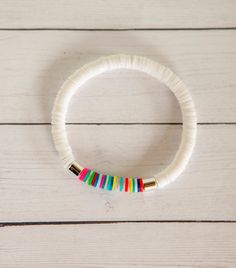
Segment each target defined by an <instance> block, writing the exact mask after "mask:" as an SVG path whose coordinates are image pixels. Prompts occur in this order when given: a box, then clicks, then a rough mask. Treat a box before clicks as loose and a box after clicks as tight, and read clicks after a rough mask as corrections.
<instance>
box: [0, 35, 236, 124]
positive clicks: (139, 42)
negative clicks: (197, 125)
mask: <svg viewBox="0 0 236 268" xmlns="http://www.w3.org/2000/svg"><path fill="white" fill-rule="evenodd" d="M202 44H204V45H202ZM115 53H131V54H138V55H145V56H147V57H149V58H151V59H153V60H157V61H159V62H161V63H162V64H164V65H166V66H168V67H170V68H171V69H172V70H173V71H175V72H176V73H177V74H178V75H179V76H180V77H181V78H182V79H183V80H184V81H185V83H186V84H187V85H188V87H189V89H190V92H191V94H192V96H193V98H194V101H195V104H196V109H197V115H198V121H199V122H208V123H209V122H210V123H214V122H236V101H235V99H236V91H235V86H236V76H235V72H236V31H233V30H228V31H222V30H221V31H149V32H148V31H141V32H134V31H133V32H132V31H131V32H83V31H82V32H81V31H79V32H76V31H29V32H28V31H27V32H24V31H5V32H3V31H2V32H0V58H1V61H0V81H1V88H2V90H1V93H0V94H1V106H0V122H2V123H48V122H50V113H51V109H52V105H53V101H54V98H55V95H56V93H57V91H58V89H59V88H60V86H61V84H62V83H63V81H64V80H65V79H66V78H67V77H68V76H69V75H70V74H71V73H72V72H74V71H75V70H76V69H77V68H78V67H80V66H82V65H83V64H85V63H87V62H89V61H91V60H95V59H97V58H98V57H100V56H102V55H107V54H115ZM68 121H69V122H74V123H78V122H90V123H91V122H93V123H98V122H100V123H105V122H121V123H124V122H126V123H129V122H138V123H142V122H146V123H148V122H151V123H153V122H161V123H167V122H168V123H169V122H181V115H180V111H179V108H178V104H177V102H176V100H175V98H174V96H173V95H172V94H171V93H170V92H169V90H168V89H167V88H166V87H164V86H163V85H161V84H160V83H159V82H158V81H156V80H154V79H152V78H150V77H149V76H146V75H143V74H140V73H138V72H127V71H119V72H111V73H107V74H104V75H102V76H99V77H97V78H95V79H93V80H91V81H89V82H88V83H87V84H86V85H84V87H83V90H82V91H81V92H80V93H79V94H77V95H76V96H75V97H74V98H73V102H72V105H71V109H70V114H69V116H68Z"/></svg>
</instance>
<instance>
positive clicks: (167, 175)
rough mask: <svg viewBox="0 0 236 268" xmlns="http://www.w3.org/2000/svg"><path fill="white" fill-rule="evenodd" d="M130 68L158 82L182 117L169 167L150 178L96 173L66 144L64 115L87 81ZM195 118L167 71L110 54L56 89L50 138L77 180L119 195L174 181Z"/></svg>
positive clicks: (187, 155)
mask: <svg viewBox="0 0 236 268" xmlns="http://www.w3.org/2000/svg"><path fill="white" fill-rule="evenodd" d="M122 68H125V69H132V70H137V71H141V72H144V73H146V74H149V75H151V76H152V77H155V78H156V79H158V80H160V81H161V82H162V83H164V84H165V85H166V86H168V87H169V89H170V90H171V91H172V92H173V93H174V95H175V96H176V98H177V100H178V102H179V105H180V108H181V112H182V117H183V131H182V137H181V143H180V146H179V149H178V151H177V153H176V155H175V157H174V159H173V160H172V162H171V164H170V165H169V166H168V167H166V168H165V169H164V170H163V171H161V172H160V173H159V174H156V175H154V176H153V177H151V178H137V177H134V178H130V177H129V178H126V177H117V176H111V175H106V174H101V173H98V172H96V171H94V170H92V169H89V168H86V167H85V168H84V167H82V166H81V165H79V164H78V163H77V162H76V161H75V159H74V156H73V153H72V149H71V147H70V144H69V142H68V138H67V134H66V128H65V116H66V112H67V109H68V105H69V102H70V99H71V97H72V96H73V95H74V94H75V92H76V91H77V90H78V89H79V88H81V86H82V85H83V84H84V83H85V82H86V81H87V80H89V79H91V78H92V77H94V76H97V75H99V74H102V73H104V72H107V71H111V70H115V69H122ZM196 131H197V119H196V112H195V108H194V103H193V100H192V97H191V95H190V93H189V91H188V89H187V87H186V85H185V84H184V83H183V82H182V81H181V80H180V79H179V78H178V77H177V76H176V75H175V74H174V73H173V72H172V71H171V70H170V69H168V68H166V67H164V66H163V65H161V64H159V63H157V62H154V61H152V60H150V59H147V58H145V57H141V56H133V55H132V56H131V55H123V54H121V55H112V56H106V57H102V58H100V59H98V60H96V61H94V62H92V63H89V64H86V65H84V66H83V67H82V68H80V69H79V70H77V71H76V72H75V73H74V74H72V75H71V76H70V77H69V78H68V79H67V80H66V81H65V82H64V84H63V85H62V87H61V89H60V90H59V92H58V94H57V97H56V100H55V104H54V107H53V110H52V136H53V140H54V144H55V147H56V150H57V151H58V153H59V156H60V158H61V160H62V161H63V163H64V166H65V167H66V168H67V169H69V170H70V171H72V172H73V173H74V174H75V175H76V176H77V177H78V179H79V180H80V181H83V182H87V183H88V185H91V186H94V187H98V188H101V189H106V190H117V191H121V192H143V191H145V190H149V189H154V188H157V187H158V188H161V187H164V186H165V185H167V184H169V183H170V182H172V181H174V180H175V179H176V178H177V177H178V176H179V175H180V174H181V172H182V171H183V170H184V168H185V167H186V165H187V163H188V161H189V159H190V157H191V155H192V152H193V148H194V145H195V140H196Z"/></svg>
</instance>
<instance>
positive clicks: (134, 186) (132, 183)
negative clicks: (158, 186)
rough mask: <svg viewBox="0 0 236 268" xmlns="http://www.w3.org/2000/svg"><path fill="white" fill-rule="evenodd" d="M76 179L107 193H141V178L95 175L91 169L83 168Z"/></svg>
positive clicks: (142, 188) (142, 187) (142, 186)
mask: <svg viewBox="0 0 236 268" xmlns="http://www.w3.org/2000/svg"><path fill="white" fill-rule="evenodd" d="M78 179H79V180H81V181H83V182H87V183H88V185H91V186H93V187H98V188H101V189H104V190H108V191H120V192H130V193H135V192H143V190H144V185H143V180H142V178H123V177H117V176H111V175H105V174H101V173H97V172H95V171H93V170H91V169H88V168H83V169H82V170H81V172H80V174H79V175H78Z"/></svg>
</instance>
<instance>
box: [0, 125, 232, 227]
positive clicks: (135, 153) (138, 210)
mask: <svg viewBox="0 0 236 268" xmlns="http://www.w3.org/2000/svg"><path fill="white" fill-rule="evenodd" d="M0 133H1V140H0V157H1V159H0V178H1V180H0V183H1V187H0V222H11V221H12V222H14V221H15V222H18V221H34V222H37V221H71V220H72V221H74V220H75V221H77V220H79V221H80V220H85V221H87V220H91V221H99V220H229V221H230V220H236V210H235V200H236V195H235V193H236V181H235V171H236V143H235V142H234V140H235V136H236V125H214V126H208V125H203V126H199V131H198V139H197V145H196V149H195V152H194V155H193V158H192V159H191V162H190V164H189V165H188V167H187V169H186V170H185V172H184V173H183V174H182V175H181V176H180V178H179V180H178V181H177V182H175V183H173V184H171V185H170V186H169V187H166V188H165V189H164V190H159V191H154V192H149V193H145V194H144V195H142V194H126V193H124V194H121V193H113V192H112V193H111V192H107V191H101V190H97V189H94V188H93V187H89V186H87V185H85V184H83V183H79V182H77V181H76V179H75V177H74V176H73V175H71V174H66V173H65V172H64V171H63V168H62V165H61V163H60V162H59V160H58V155H57V153H56V152H55V149H54V147H53V144H52V140H51V134H50V126H28V125H26V126H1V127H0ZM68 133H69V138H70V141H71V144H72V148H73V149H74V153H75V157H76V159H77V160H78V161H79V162H81V163H82V164H83V165H86V166H89V167H91V168H94V169H95V170H98V171H102V172H106V173H108V174H109V173H112V174H113V175H115V174H117V175H126V176H130V175H133V176H137V175H140V176H144V177H146V176H151V175H153V174H155V173H156V172H158V171H159V170H161V169H163V168H164V167H165V166H166V165H167V164H168V163H169V162H170V161H171V159H172V157H173V156H174V153H175V151H176V149H177V146H178V144H179V138H180V133H181V126H169V125H165V126H163V125H162V126H160V125H132V126H129V125H125V126H122V125H114V126H113V125H107V126H104V125H101V126H94V125H90V126H86V125H85V126H83V125H76V126H74V125H70V126H69V127H68Z"/></svg>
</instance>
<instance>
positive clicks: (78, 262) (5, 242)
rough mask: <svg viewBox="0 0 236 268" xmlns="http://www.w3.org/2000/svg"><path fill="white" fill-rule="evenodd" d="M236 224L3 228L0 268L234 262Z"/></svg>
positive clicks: (0, 230)
mask: <svg viewBox="0 0 236 268" xmlns="http://www.w3.org/2000/svg"><path fill="white" fill-rule="evenodd" d="M235 228H236V224H229V223H226V224H220V223H218V224H212V223H202V224H196V223H191V224H186V223H183V224H176V223H151V224H142V223H139V224H135V223H127V224H99V225H97V224H95V225H94V224H92V225H66V226H65V225H64V226H58V225H56V226H24V227H4V228H0V237H1V239H0V263H1V267H4V268H13V267H19V268H20V267H24V268H27V267H30V268H33V267H37V268H41V267H43V268H47V267H50V268H53V267H60V268H62V267H65V268H67V267H91V268H92V267H127V268H128V267H134V266H135V267H173V268H174V267H192V268H194V267H222V268H223V267H227V268H230V267H235V266H236V259H235V255H236V232H235Z"/></svg>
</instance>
